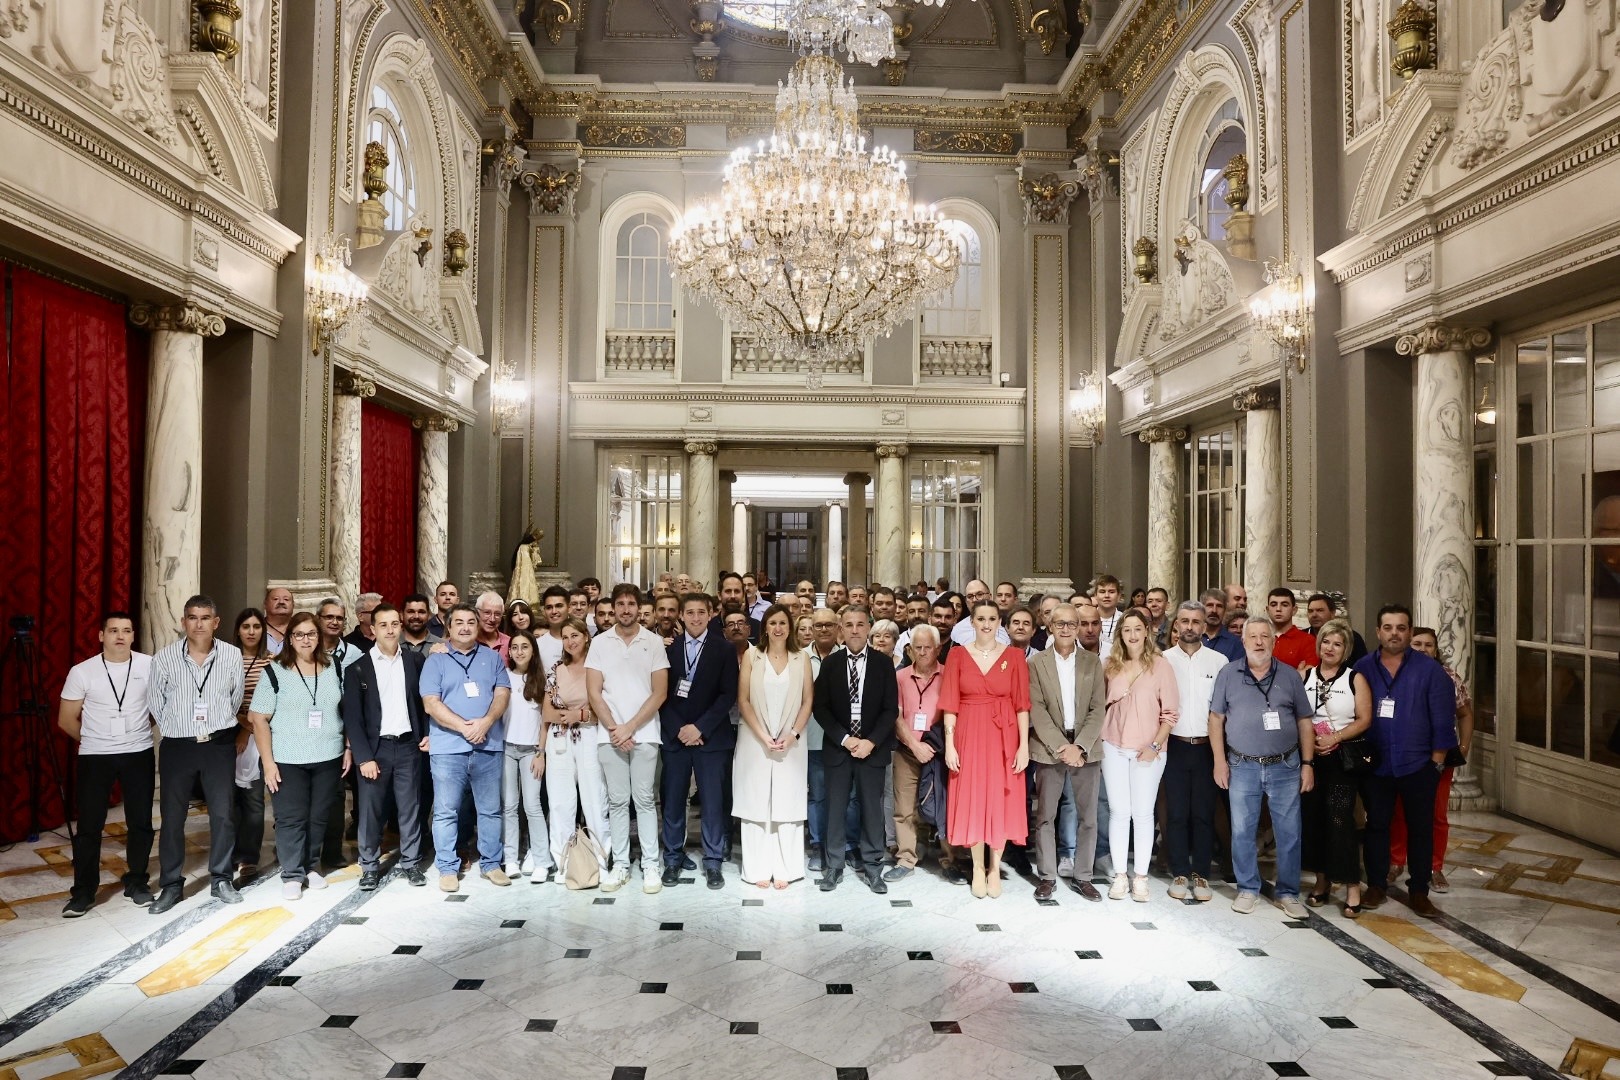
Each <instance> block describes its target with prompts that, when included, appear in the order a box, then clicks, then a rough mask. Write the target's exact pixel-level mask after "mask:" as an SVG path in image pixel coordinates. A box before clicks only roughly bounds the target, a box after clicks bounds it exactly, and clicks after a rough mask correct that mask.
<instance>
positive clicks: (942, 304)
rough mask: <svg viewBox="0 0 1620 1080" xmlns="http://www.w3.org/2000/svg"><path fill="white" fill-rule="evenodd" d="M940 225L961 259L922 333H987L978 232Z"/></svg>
mask: <svg viewBox="0 0 1620 1080" xmlns="http://www.w3.org/2000/svg"><path fill="white" fill-rule="evenodd" d="M728 10H729V9H728ZM944 225H945V228H946V229H947V230H948V231H949V232H950V233H951V235H952V236H953V237H955V239H956V245H957V249H958V250H959V251H960V252H961V258H962V261H961V263H960V268H959V269H958V270H957V272H956V283H955V284H954V285H952V286H951V288H950V291H949V292H946V293H945V294H943V295H941V296H933V297H930V298H929V299H928V300H927V301H925V302H924V303H923V312H922V332H923V336H925V337H979V336H981V335H984V334H987V333H989V329H988V327H986V326H985V319H984V256H983V252H982V250H981V248H980V243H979V233H978V230H976V229H975V228H974V227H973V226H971V225H969V224H968V223H967V222H965V221H960V220H957V219H954V218H952V219H947V220H946V221H945V222H944Z"/></svg>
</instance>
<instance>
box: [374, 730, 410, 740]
mask: <svg viewBox="0 0 1620 1080" xmlns="http://www.w3.org/2000/svg"><path fill="white" fill-rule="evenodd" d="M377 738H379V739H387V740H388V741H389V742H414V741H415V740H414V739H412V738H411V734H410V732H406V733H405V734H403V735H378V736H377Z"/></svg>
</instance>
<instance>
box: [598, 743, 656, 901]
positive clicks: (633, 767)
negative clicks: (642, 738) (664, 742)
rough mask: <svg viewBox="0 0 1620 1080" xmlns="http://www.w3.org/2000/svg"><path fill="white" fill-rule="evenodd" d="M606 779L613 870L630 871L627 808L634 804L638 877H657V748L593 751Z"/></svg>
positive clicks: (609, 746)
mask: <svg viewBox="0 0 1620 1080" xmlns="http://www.w3.org/2000/svg"><path fill="white" fill-rule="evenodd" d="M596 751H597V756H598V757H599V758H600V759H601V762H602V775H603V776H605V777H606V778H607V804H608V828H609V829H610V830H611V831H612V833H613V869H614V872H615V873H617V872H618V871H619V868H621V867H623V868H624V870H625V872H626V873H629V868H630V804H631V802H634V803H635V804H636V835H637V836H638V837H639V838H640V840H641V873H642V876H643V877H658V876H659V875H660V874H662V873H663V870H664V867H663V862H662V860H661V859H660V858H659V857H658V826H659V821H658V796H657V791H658V747H657V745H656V744H654V743H636V744H635V746H634V747H633V748H632V749H630V750H629V751H628V752H626V751H623V750H615V749H614V748H613V744H611V743H603V744H602V745H601V746H598V747H597V748H596Z"/></svg>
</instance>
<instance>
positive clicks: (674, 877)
mask: <svg viewBox="0 0 1620 1080" xmlns="http://www.w3.org/2000/svg"><path fill="white" fill-rule="evenodd" d="M659 880H660V881H662V882H663V883H664V884H665V885H679V884H680V883H681V867H680V864H679V863H665V864H664V873H663V875H662V877H660V878H659Z"/></svg>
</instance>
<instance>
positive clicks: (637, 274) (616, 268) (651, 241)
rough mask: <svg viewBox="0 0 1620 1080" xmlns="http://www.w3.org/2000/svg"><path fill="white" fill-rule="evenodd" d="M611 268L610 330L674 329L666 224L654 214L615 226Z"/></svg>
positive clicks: (671, 281) (673, 291) (646, 214)
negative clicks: (617, 232)
mask: <svg viewBox="0 0 1620 1080" xmlns="http://www.w3.org/2000/svg"><path fill="white" fill-rule="evenodd" d="M613 264H614V265H613V329H615V330H671V329H674V326H675V283H674V280H673V279H672V278H671V277H670V265H669V224H668V223H667V222H666V221H664V219H663V218H661V217H659V216H658V215H656V214H648V213H640V214H634V215H632V216H631V217H630V218H629V219H628V220H626V221H625V223H624V224H623V225H621V226H619V236H618V241H617V243H616V245H615V247H614V258H613Z"/></svg>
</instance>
